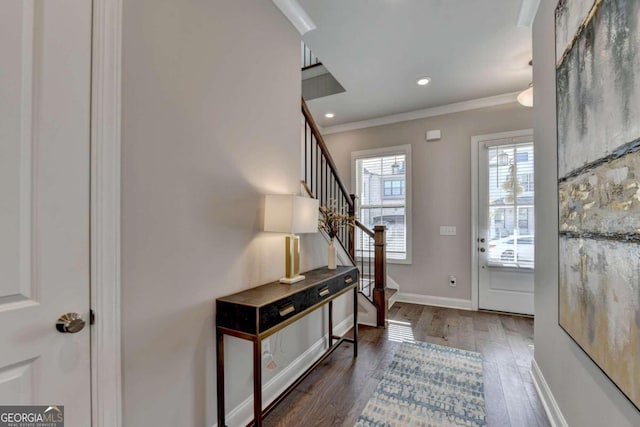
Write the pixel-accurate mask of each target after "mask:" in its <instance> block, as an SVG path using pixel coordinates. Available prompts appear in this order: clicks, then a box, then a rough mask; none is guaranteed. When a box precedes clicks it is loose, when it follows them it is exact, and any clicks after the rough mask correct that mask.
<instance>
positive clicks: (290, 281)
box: [280, 275, 305, 285]
mask: <svg viewBox="0 0 640 427" xmlns="http://www.w3.org/2000/svg"><path fill="white" fill-rule="evenodd" d="M304 279H305V277H304V276H302V275H297V276H296V277H292V278H290V279H289V278H287V277H283V278H282V279H280V283H286V284H288V285H290V284H292V283H296V282H301V281H302V280H304Z"/></svg>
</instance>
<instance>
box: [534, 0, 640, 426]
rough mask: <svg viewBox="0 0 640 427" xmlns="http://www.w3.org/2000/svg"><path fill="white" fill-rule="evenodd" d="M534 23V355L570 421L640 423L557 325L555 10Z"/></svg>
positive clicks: (548, 7)
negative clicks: (535, 225) (535, 223)
mask: <svg viewBox="0 0 640 427" xmlns="http://www.w3.org/2000/svg"><path fill="white" fill-rule="evenodd" d="M557 3H558V2H557V0H542V2H541V4H540V9H539V11H538V15H537V17H536V20H535V24H534V27H533V62H534V64H535V66H534V75H533V81H534V83H535V112H534V133H535V158H536V171H535V173H536V222H537V230H536V231H537V233H536V244H537V247H536V277H535V289H536V292H535V307H536V318H535V360H536V362H537V363H538V365H539V367H540V369H541V371H542V374H543V375H544V377H545V379H546V381H547V383H548V384H549V387H550V388H551V392H552V393H553V395H554V397H555V399H556V401H557V402H558V405H559V406H560V410H561V411H562V413H563V415H564V417H565V419H566V420H567V422H568V423H569V425H570V426H581V427H589V426H594V427H600V426H615V427H625V426H638V425H640V412H638V411H637V410H636V409H634V407H633V406H632V404H631V403H629V401H627V400H626V399H625V398H624V396H623V395H622V393H621V392H620V391H618V390H617V389H616V387H615V386H614V385H613V384H612V383H611V381H609V380H608V379H607V378H606V377H605V375H604V374H602V372H601V371H600V370H599V369H598V368H597V367H596V365H595V364H594V363H593V362H591V361H590V360H589V358H588V357H587V356H586V354H585V353H584V352H583V351H582V350H580V348H579V347H578V346H577V345H576V344H575V343H574V342H573V341H572V340H571V338H569V336H568V335H567V334H566V333H565V332H564V331H562V330H561V329H560V327H559V326H558V240H557V233H558V226H557V224H558V220H557V218H558V217H557V173H556V160H557V151H556V150H557V138H556V113H555V65H554V63H555V61H554V52H555V42H554V9H555V7H556V4H557Z"/></svg>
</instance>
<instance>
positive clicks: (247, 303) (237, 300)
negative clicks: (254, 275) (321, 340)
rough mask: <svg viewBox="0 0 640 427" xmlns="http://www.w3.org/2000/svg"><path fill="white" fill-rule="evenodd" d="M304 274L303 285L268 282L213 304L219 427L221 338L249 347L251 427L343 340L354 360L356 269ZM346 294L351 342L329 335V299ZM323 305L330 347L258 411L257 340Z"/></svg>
mask: <svg viewBox="0 0 640 427" xmlns="http://www.w3.org/2000/svg"><path fill="white" fill-rule="evenodd" d="M303 275H304V276H305V277H306V278H305V280H303V281H301V282H298V283H294V284H292V285H288V284H282V283H280V282H273V283H268V284H266V285H262V286H258V287H255V288H251V289H247V290H246V291H243V292H238V293H236V294H233V295H229V296H226V297H223V298H218V299H217V300H216V353H217V374H218V384H217V386H218V426H219V427H224V426H225V408H224V336H225V335H231V336H234V337H237V338H241V339H245V340H249V341H252V342H253V416H254V419H253V423H254V425H255V426H261V425H262V418H263V416H265V415H266V414H268V413H269V412H270V411H271V410H272V409H273V408H274V407H275V406H276V405H278V404H279V403H280V402H281V401H282V400H284V398H285V397H286V396H287V395H289V393H290V392H291V391H293V389H294V388H295V387H296V386H297V385H298V384H300V383H301V382H302V381H303V380H304V379H305V378H306V377H307V376H308V375H309V374H310V373H311V371H312V370H313V369H315V368H316V367H317V366H318V365H319V364H320V363H322V361H323V360H324V359H326V358H327V357H328V356H329V355H330V354H331V353H332V352H333V351H334V350H335V349H336V348H337V347H338V346H339V345H340V344H342V343H343V342H344V341H347V342H350V343H353V357H357V356H358V289H357V283H358V269H357V268H356V267H351V266H346V267H342V266H341V267H338V268H337V269H335V270H329V269H328V268H327V267H322V268H318V269H315V270H312V271H308V272H306V273H303ZM349 291H352V292H353V324H354V328H353V339H349V338H345V337H338V336H334V335H333V300H334V299H335V298H337V297H339V296H341V295H344V294H346V293H348V292H349ZM325 304H328V307H329V316H328V317H329V325H328V326H329V348H328V349H327V351H326V352H324V353H323V354H322V356H321V357H320V358H319V359H318V360H317V361H316V362H315V363H314V364H313V365H312V366H311V367H310V368H309V369H307V370H306V371H305V372H304V373H303V374H302V375H301V376H300V377H299V378H298V379H296V381H294V382H293V384H291V385H290V386H289V387H288V388H287V389H286V390H285V391H284V392H283V393H282V394H281V395H279V396H278V397H276V398H275V400H274V401H273V402H271V403H270V404H269V406H268V407H266V408H265V409H264V411H263V410H262V340H263V339H265V338H267V337H269V336H270V335H273V334H274V333H276V332H278V331H279V330H281V329H282V328H284V327H285V326H288V325H290V324H292V323H294V322H295V321H297V320H298V319H300V318H302V317H304V316H306V315H307V314H309V313H311V312H312V311H314V310H316V309H318V308H320V307H322V306H323V305H325ZM334 341H335V342H334Z"/></svg>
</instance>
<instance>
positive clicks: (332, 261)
mask: <svg viewBox="0 0 640 427" xmlns="http://www.w3.org/2000/svg"><path fill="white" fill-rule="evenodd" d="M328 267H329V270H335V269H336V247H335V245H334V244H333V239H331V243H329V262H328Z"/></svg>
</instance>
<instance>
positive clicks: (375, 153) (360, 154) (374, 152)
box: [351, 144, 413, 264]
mask: <svg viewBox="0 0 640 427" xmlns="http://www.w3.org/2000/svg"><path fill="white" fill-rule="evenodd" d="M394 154H398V155H401V154H402V155H404V156H405V165H404V167H405V188H404V192H405V194H404V196H405V208H404V209H405V220H406V224H407V230H406V233H405V236H406V239H407V240H406V245H407V251H406V256H405V259H390V258H388V257H387V262H388V263H389V264H412V260H413V221H412V219H413V213H412V202H413V200H412V199H413V192H412V189H413V187H412V174H411V144H404V145H394V146H389V147H382V148H373V149H369V150H359V151H353V152H351V188H352V189H355V190H356V191H355V193H357V190H358V187H357V177H356V173H357V168H356V160H360V159H367V158H372V157H383V156H389V155H394ZM389 198H393V197H389ZM357 200H358V199H356V203H358V201H357ZM358 207H359V205H357V206H356V212H358V210H359V209H358Z"/></svg>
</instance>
